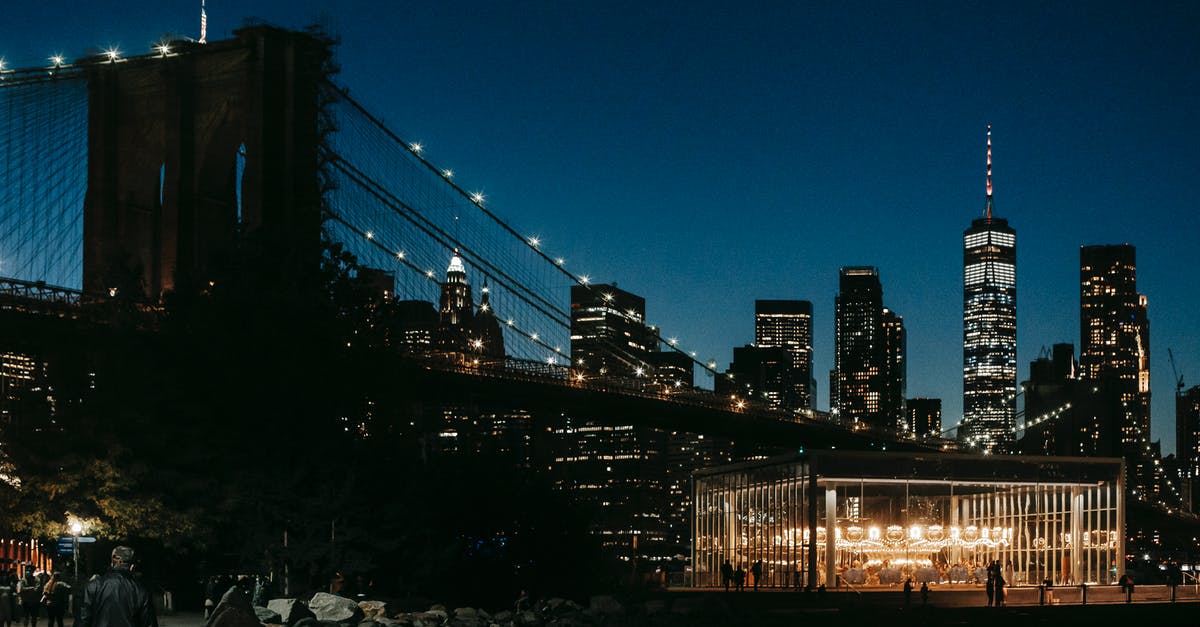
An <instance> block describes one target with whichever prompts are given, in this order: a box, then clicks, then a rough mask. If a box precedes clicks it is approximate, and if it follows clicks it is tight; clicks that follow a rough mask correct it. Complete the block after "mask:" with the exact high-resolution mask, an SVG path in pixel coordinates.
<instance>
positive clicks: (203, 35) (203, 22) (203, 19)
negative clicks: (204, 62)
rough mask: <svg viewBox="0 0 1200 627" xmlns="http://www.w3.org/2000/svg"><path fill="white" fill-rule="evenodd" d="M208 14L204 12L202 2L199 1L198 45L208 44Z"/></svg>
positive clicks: (202, 0) (201, 0)
mask: <svg viewBox="0 0 1200 627" xmlns="http://www.w3.org/2000/svg"><path fill="white" fill-rule="evenodd" d="M207 39H208V14H207V13H205V12H204V0H200V43H202V44H203V43H208V42H207V41H206V40H207Z"/></svg>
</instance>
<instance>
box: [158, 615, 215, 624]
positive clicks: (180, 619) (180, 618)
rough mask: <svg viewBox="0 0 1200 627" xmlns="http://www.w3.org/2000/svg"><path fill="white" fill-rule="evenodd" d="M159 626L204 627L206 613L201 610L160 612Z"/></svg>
mask: <svg viewBox="0 0 1200 627" xmlns="http://www.w3.org/2000/svg"><path fill="white" fill-rule="evenodd" d="M158 627H204V614H202V613H200V612H176V613H174V614H160V615H159V617H158Z"/></svg>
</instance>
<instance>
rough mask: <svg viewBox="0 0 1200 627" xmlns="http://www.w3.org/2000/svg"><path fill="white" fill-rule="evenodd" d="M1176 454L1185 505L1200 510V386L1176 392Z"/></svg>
mask: <svg viewBox="0 0 1200 627" xmlns="http://www.w3.org/2000/svg"><path fill="white" fill-rule="evenodd" d="M1175 451H1176V452H1175V458H1176V459H1177V460H1178V464H1179V478H1180V480H1181V481H1180V483H1181V484H1182V486H1183V490H1182V493H1183V500H1184V504H1185V505H1186V506H1187V508H1188V509H1190V510H1191V511H1192V512H1197V511H1200V385H1196V386H1193V387H1191V388H1190V389H1188V391H1186V392H1184V391H1182V390H1180V391H1179V392H1178V393H1176V396H1175Z"/></svg>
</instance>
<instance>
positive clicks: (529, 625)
mask: <svg viewBox="0 0 1200 627" xmlns="http://www.w3.org/2000/svg"><path fill="white" fill-rule="evenodd" d="M512 624H513V625H516V626H517V627H541V625H542V617H541V616H538V615H537V613H536V612H531V611H529V610H524V611H522V612H520V613H518V614H517V615H516V616H513V622H512Z"/></svg>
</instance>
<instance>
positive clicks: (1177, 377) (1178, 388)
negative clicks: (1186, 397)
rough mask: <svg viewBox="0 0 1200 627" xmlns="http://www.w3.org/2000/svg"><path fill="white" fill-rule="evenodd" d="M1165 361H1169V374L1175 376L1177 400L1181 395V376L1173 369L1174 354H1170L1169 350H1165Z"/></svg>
mask: <svg viewBox="0 0 1200 627" xmlns="http://www.w3.org/2000/svg"><path fill="white" fill-rule="evenodd" d="M1167 359H1169V360H1170V361H1171V374H1173V375H1175V379H1174V381H1175V398H1179V395H1180V394H1182V393H1183V375H1181V374H1179V371H1178V370H1176V369H1175V353H1172V352H1171V349H1170V348H1168V349H1167Z"/></svg>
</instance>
